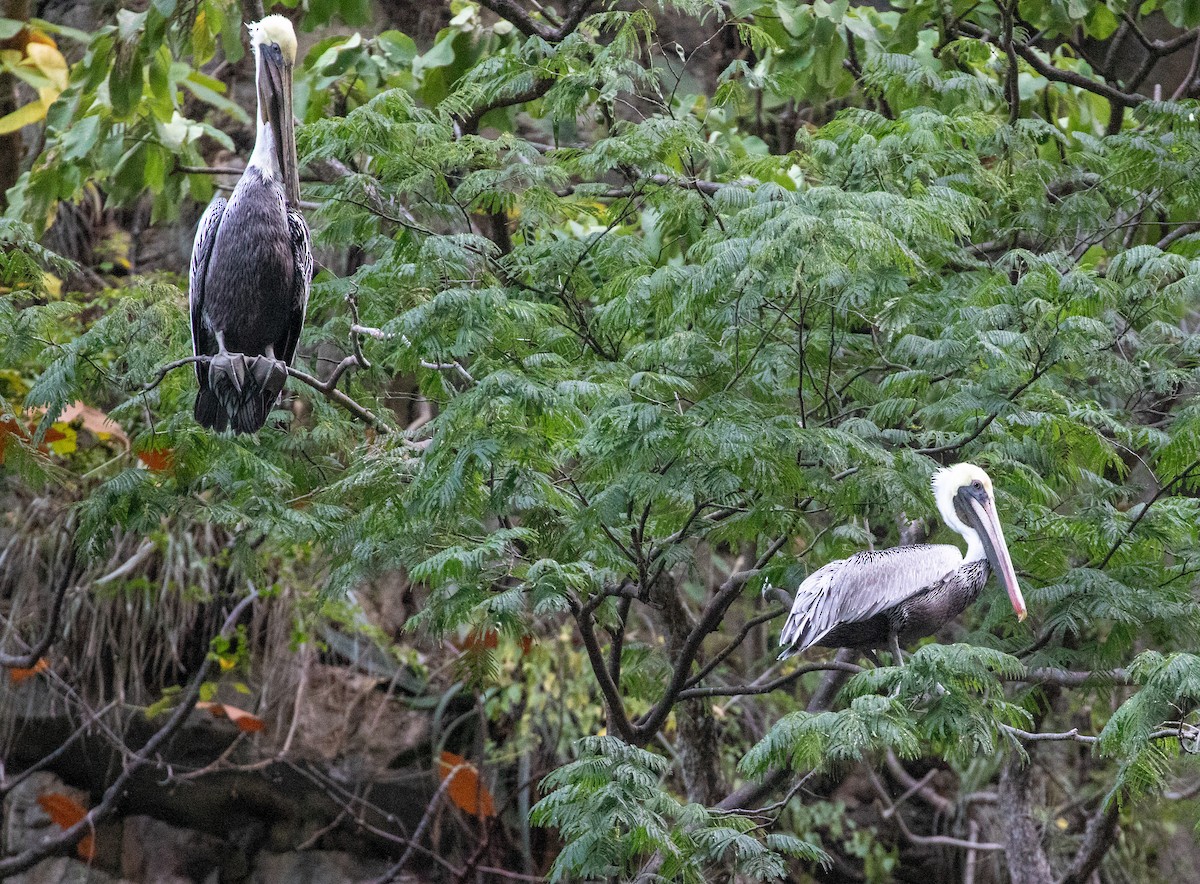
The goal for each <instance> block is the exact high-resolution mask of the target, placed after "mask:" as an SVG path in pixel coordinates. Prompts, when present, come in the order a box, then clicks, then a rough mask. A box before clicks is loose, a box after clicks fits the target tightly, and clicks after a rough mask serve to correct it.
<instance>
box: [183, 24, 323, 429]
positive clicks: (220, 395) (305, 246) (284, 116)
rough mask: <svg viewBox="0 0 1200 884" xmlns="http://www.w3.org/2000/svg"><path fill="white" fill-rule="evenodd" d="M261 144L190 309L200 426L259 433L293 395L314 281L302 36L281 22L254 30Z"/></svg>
mask: <svg viewBox="0 0 1200 884" xmlns="http://www.w3.org/2000/svg"><path fill="white" fill-rule="evenodd" d="M250 43H251V47H252V48H253V50H254V63H255V82H256V83H257V86H258V113H257V114H256V119H257V122H258V137H257V140H256V141H255V143H254V152H253V153H252V154H251V155H250V162H249V163H248V164H247V166H246V171H245V172H243V173H242V177H241V179H240V180H239V181H238V183H237V186H236V187H235V188H234V189H233V193H232V194H231V195H230V197H229V200H228V201H226V200H225V199H223V198H221V197H218V198H216V199H214V200H213V201H212V203H211V204H210V205H209V207H208V210H207V211H206V212H205V213H204V217H203V218H201V219H200V225H199V227H198V228H197V230H196V240H195V243H194V244H193V246H192V262H191V270H190V274H189V286H188V288H189V291H188V300H189V304H190V306H191V319H192V348H193V352H194V353H195V355H196V356H198V357H209V358H208V359H206V360H204V359H202V360H198V361H197V362H196V380H197V381H199V384H200V392H199V393H198V394H197V396H196V405H195V410H194V413H195V416H196V420H197V421H198V422H199V423H200V424H201V425H202V426H205V427H209V428H211V429H215V430H225V429H229V428H232V429H233V431H234V432H235V433H254V432H257V431H258V430H259V429H261V428H262V426H263V424H265V423H266V421H267V415H268V414H270V412H271V408H272V406H274V404H275V402H276V401H277V400H278V399H279V396H280V394H281V393H282V392H283V385H284V382H285V381H286V380H287V370H288V366H289V365H291V363H292V359H293V358H294V357H295V355H296V345H297V344H298V343H299V341H300V329H301V328H302V327H303V325H304V312H305V309H306V308H307V306H308V291H309V285H310V282H311V278H312V266H313V259H312V242H311V239H310V237H309V232H308V225H307V224H306V223H305V221H304V216H303V215H301V214H300V175H299V170H298V169H297V161H296V136H295V121H294V119H293V117H292V68H293V66H294V65H295V63H296V32H295V31H294V30H293V28H292V24H291V22H289V21H288V20H287V19H286V18H284V17H283V16H281V15H268V16H267V17H266V18H264V19H263V20H262V21H260V22H257V23H256V24H252V25H250Z"/></svg>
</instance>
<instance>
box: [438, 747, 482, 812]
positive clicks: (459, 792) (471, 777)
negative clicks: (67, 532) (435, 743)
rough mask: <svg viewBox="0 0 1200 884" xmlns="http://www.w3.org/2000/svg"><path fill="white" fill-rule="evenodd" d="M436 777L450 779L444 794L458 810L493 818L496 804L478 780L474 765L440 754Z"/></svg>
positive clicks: (450, 755)
mask: <svg viewBox="0 0 1200 884" xmlns="http://www.w3.org/2000/svg"><path fill="white" fill-rule="evenodd" d="M438 777H439V778H440V779H442V780H445V779H446V778H447V777H449V778H450V785H448V786H447V787H446V793H447V794H448V795H449V796H450V800H451V801H453V802H454V803H455V805H457V806H458V807H459V808H461V809H462V810H464V811H466V812H467V813H469V814H472V815H474V816H495V815H496V803H495V801H493V800H492V793H491V792H489V791H488V788H487V786H485V785H484V784H483V782H482V781H481V780H480V779H479V771H478V770H477V769H476V767H475V765H473V764H472V763H471V762H469V761H467V759H465V758H463V757H462V756H461V755H455V754H454V753H453V752H442V756H441V758H439V759H438Z"/></svg>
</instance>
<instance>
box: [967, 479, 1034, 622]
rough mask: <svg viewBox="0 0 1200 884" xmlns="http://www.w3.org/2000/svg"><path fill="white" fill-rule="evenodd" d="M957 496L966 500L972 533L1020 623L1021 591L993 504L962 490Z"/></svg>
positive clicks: (1023, 612) (987, 499) (1023, 605)
mask: <svg viewBox="0 0 1200 884" xmlns="http://www.w3.org/2000/svg"><path fill="white" fill-rule="evenodd" d="M960 493H962V494H964V496H965V497H966V500H967V515H968V517H969V518H970V521H971V522H973V523H974V527H975V530H976V531H978V532H979V539H980V540H981V541H982V542H983V549H984V552H985V553H986V555H987V559H988V562H989V563H990V564H991V566H992V570H993V571H995V572H996V577H997V578H998V579H999V580H1000V582H1001V583H1002V584H1003V585H1004V590H1005V592H1007V593H1008V599H1009V601H1010V602H1012V606H1013V610H1014V611H1015V612H1016V613H1017V619H1018V620H1024V619H1025V615H1026V610H1025V598H1024V596H1022V595H1021V587H1020V586H1018V585H1017V572H1016V571H1014V570H1013V563H1012V558H1010V557H1009V554H1008V545H1007V544H1006V543H1005V542H1004V529H1003V528H1001V527H1000V518H999V517H998V516H997V515H996V504H995V502H994V501H993V500H992V498H991V497H990V496H988V495H979V494H974V493H972V492H971V490H970V489H969V488H964V489H963V490H962V492H960Z"/></svg>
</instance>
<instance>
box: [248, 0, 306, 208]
mask: <svg viewBox="0 0 1200 884" xmlns="http://www.w3.org/2000/svg"><path fill="white" fill-rule="evenodd" d="M249 27H250V45H251V48H252V49H253V50H254V58H255V81H256V82H257V84H258V137H257V139H256V141H255V143H254V153H252V154H251V155H250V165H251V166H254V167H256V168H257V169H258V170H259V172H260V173H261V174H262V176H263V177H264V178H267V179H272V180H276V181H279V182H280V183H281V184H282V185H283V188H284V193H285V194H286V195H287V201H288V203H289V205H292V206H296V205H299V203H300V172H299V168H298V163H297V162H296V130H295V118H294V117H293V116H292V68H293V67H294V66H295V63H296V31H295V29H294V28H292V23H291V22H290V21H288V20H287V19H286V18H284V17H283V16H282V15H268V16H267V17H266V18H264V19H263V20H262V21H259V22H255V23H254V24H252V25H250V26H249Z"/></svg>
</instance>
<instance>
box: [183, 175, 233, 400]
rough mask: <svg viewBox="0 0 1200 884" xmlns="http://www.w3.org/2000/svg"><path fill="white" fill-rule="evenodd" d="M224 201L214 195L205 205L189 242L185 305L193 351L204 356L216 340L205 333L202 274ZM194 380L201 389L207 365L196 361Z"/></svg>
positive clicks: (206, 375)
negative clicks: (190, 256)
mask: <svg viewBox="0 0 1200 884" xmlns="http://www.w3.org/2000/svg"><path fill="white" fill-rule="evenodd" d="M225 205H226V201H225V199H224V197H217V198H216V199H214V200H213V201H212V202H211V203H209V204H208V208H207V209H206V210H205V212H204V215H203V217H201V218H200V223H199V224H198V225H197V226H196V239H195V241H194V242H193V243H192V263H191V267H190V268H189V270H188V307H189V312H190V314H191V321H192V353H193V354H194V355H196V356H207V355H211V354H212V353H214V352H216V344H217V342H216V341H215V340H214V339H213V338H212V336H211V335H210V334H209V333H208V329H207V327H206V326H205V324H204V276H205V274H206V273H207V272H208V259H209V258H210V257H211V256H212V250H213V243H214V242H216V239H217V228H219V227H220V226H221V217H222V216H223V215H224V214H225ZM196 379H197V380H198V381H199V382H200V386H201V388H203V387H204V386H205V385H206V383H207V381H208V368H207V367H206V366H203V365H201V364H200V363H199V362H197V363H196Z"/></svg>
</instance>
